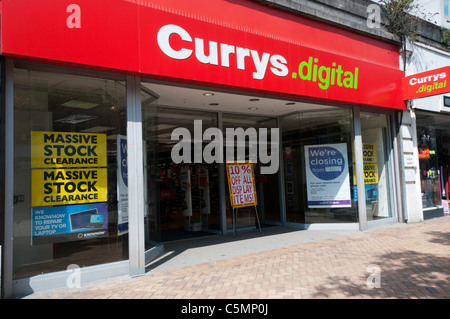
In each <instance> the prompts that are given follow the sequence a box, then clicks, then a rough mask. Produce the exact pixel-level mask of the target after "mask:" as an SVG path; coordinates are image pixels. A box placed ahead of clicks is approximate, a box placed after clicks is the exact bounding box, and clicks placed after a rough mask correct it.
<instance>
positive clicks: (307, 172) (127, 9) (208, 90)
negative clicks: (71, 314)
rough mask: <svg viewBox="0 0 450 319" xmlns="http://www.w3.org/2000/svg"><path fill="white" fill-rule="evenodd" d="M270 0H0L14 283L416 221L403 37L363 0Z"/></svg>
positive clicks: (5, 208) (56, 281) (19, 286)
mask: <svg viewBox="0 0 450 319" xmlns="http://www.w3.org/2000/svg"><path fill="white" fill-rule="evenodd" d="M276 2H277V4H276V7H274V5H275V3H274V1H249V0H240V1H233V2H229V1H223V0H210V1H208V2H205V1H200V0H198V1H197V0H196V1H189V2H186V1H172V2H170V3H167V2H166V1H162V0H161V1H160V0H154V1H133V0H129V1H111V0H109V1H96V2H95V3H93V2H92V1H78V2H77V4H73V3H69V2H67V3H66V2H61V1H56V0H55V1H53V0H51V1H49V0H46V1H33V2H32V3H30V2H27V1H21V0H16V1H2V11H1V13H2V15H1V39H0V40H1V50H2V51H1V54H2V65H1V69H2V85H1V88H2V114H1V119H2V123H1V124H2V130H1V134H2V141H4V143H2V148H3V150H2V151H3V152H2V154H3V155H2V158H1V159H0V161H1V162H2V164H3V167H4V169H3V170H2V171H1V174H2V175H1V178H2V187H3V188H2V192H1V196H2V197H1V198H2V212H1V216H0V217H1V218H0V219H1V222H2V231H3V233H1V235H2V236H1V237H2V238H1V240H2V242H1V244H2V293H3V294H2V296H3V297H11V296H13V295H19V294H24V293H29V292H31V291H35V290H39V289H48V288H52V287H60V286H66V285H68V270H71V269H79V270H80V272H81V274H82V276H81V278H82V281H83V282H84V281H89V280H94V279H100V278H105V277H111V276H115V275H121V274H130V275H139V274H142V273H144V272H145V265H146V264H147V263H148V262H149V261H150V260H152V259H153V258H155V257H156V256H158V255H159V254H161V252H162V251H163V250H164V242H166V241H169V240H173V239H182V238H187V237H192V236H196V235H198V234H200V233H204V234H226V233H230V232H233V231H236V230H238V231H243V230H249V229H255V228H256V227H258V226H259V225H258V224H259V223H260V222H261V223H264V224H267V225H284V226H288V227H296V228H300V229H310V228H319V229H320V228H322V229H324V228H341V229H342V228H347V229H348V228H354V229H361V230H366V229H367V228H369V227H372V226H376V225H380V224H384V223H396V222H403V221H404V220H405V219H406V215H405V210H406V208H407V204H408V205H409V202H408V201H409V198H405V196H404V193H402V189H403V188H405V187H406V186H405V185H407V184H405V182H404V181H405V179H404V177H403V174H404V173H403V170H402V168H403V166H404V165H403V164H402V161H403V155H404V154H406V155H408V154H409V153H408V151H405V149H404V148H403V149H399V147H400V146H403V145H404V144H405V141H407V140H408V138H409V137H405V136H401V135H399V134H401V133H402V131H404V130H405V129H406V130H407V131H408V132H409V130H408V128H404V127H405V125H406V123H407V122H406V121H405V120H403V121H402V122H401V123H400V120H401V119H402V118H405V117H406V116H405V114H413V113H414V110H412V109H408V108H407V104H406V103H405V101H404V100H403V98H402V89H401V85H402V78H403V77H404V71H403V70H401V69H400V56H399V41H398V39H396V38H395V36H393V35H390V34H389V33H387V32H386V31H385V30H383V29H382V28H369V27H367V24H366V21H367V15H368V11H367V7H368V5H369V4H370V3H369V2H367V1H350V2H349V7H348V8H345V10H343V9H342V8H339V7H338V6H337V5H336V6H335V5H334V4H332V3H333V2H332V1H304V2H302V1H286V2H283V1H276ZM312 12H314V14H312ZM49 17H50V18H49ZM333 17H334V18H336V17H338V18H339V19H338V20H336V19H334V21H340V22H338V23H336V22H333ZM355 25H357V27H355ZM33 26H36V28H34V27H33ZM36 30H38V32H35V31H36ZM411 127H413V126H411ZM399 139H400V141H399ZM413 139H414V134H413V133H412V134H411V141H413ZM413 152H414V151H413ZM417 160H418V158H417ZM243 162H245V163H248V162H251V163H252V169H253V170H254V174H253V175H252V176H251V180H250V183H249V184H248V185H244V184H243V185H242V188H237V187H233V185H235V184H233V179H232V177H230V175H232V174H233V173H236V174H237V171H230V169H228V165H227V164H228V163H243ZM415 163H416V164H417V162H415ZM402 165H403V166H402ZM242 167H243V166H241V168H242ZM405 167H406V166H405ZM237 168H239V166H237ZM430 176H432V175H431V174H430ZM243 179H244V178H243ZM234 181H235V180H234ZM418 184H419V183H418V181H417V183H416V182H415V185H418ZM247 186H248V187H250V189H251V190H252V192H251V193H252V194H253V195H254V197H252V201H250V202H252V203H253V205H251V206H242V207H239V208H238V210H239V214H237V215H235V209H236V207H237V206H235V205H234V204H236V202H233V200H235V199H236V198H238V197H236V196H242V197H239V198H241V199H240V200H241V201H242V202H244V201H245V199H243V198H244V195H245V194H244V192H245V191H246V190H247V188H246V187H247ZM235 192H236V193H235ZM232 204H233V205H232ZM255 208H257V209H255ZM255 212H256V213H255ZM419 219H420V218H419ZM69 273H70V272H69Z"/></svg>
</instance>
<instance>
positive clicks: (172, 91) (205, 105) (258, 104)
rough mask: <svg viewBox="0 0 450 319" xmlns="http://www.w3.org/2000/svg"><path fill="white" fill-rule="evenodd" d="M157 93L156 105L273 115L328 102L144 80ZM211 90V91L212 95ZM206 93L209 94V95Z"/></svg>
mask: <svg viewBox="0 0 450 319" xmlns="http://www.w3.org/2000/svg"><path fill="white" fill-rule="evenodd" d="M143 85H144V86H145V87H146V88H148V89H150V90H151V91H153V92H154V93H156V94H157V95H158V96H159V98H158V101H157V104H158V106H171V107H180V108H189V109H198V110H208V111H213V112H214V111H222V112H232V113H243V114H252V115H259V116H270V117H272V116H273V117H276V116H280V115H283V114H289V113H293V112H296V111H302V112H305V111H312V110H314V111H318V110H321V109H329V108H330V106H329V105H320V104H312V103H303V102H297V101H292V100H288V99H282V98H267V97H261V96H251V95H244V94H242V93H240V94H234V93H233V94H230V93H224V92H220V91H214V90H210V89H193V88H186V87H179V86H169V85H163V84H154V83H143ZM211 93H212V95H211ZM208 95H209V96H208Z"/></svg>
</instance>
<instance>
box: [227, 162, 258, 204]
mask: <svg viewBox="0 0 450 319" xmlns="http://www.w3.org/2000/svg"><path fill="white" fill-rule="evenodd" d="M227 176H228V189H229V192H230V200H231V206H232V207H233V208H235V207H244V206H254V205H257V204H258V202H257V200H256V187H255V176H254V174H253V164H252V163H227Z"/></svg>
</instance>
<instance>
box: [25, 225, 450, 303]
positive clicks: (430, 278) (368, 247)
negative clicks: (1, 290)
mask: <svg viewBox="0 0 450 319" xmlns="http://www.w3.org/2000/svg"><path fill="white" fill-rule="evenodd" d="M202 240H203V244H201V242H202ZM147 268H148V271H147V272H146V274H144V275H142V276H137V277H129V276H120V277H115V278H110V279H107V280H102V281H96V282H91V283H86V284H82V286H81V288H71V289H69V288H61V289H52V290H48V291H41V292H36V293H34V294H31V295H28V296H25V297H23V299H191V300H192V299H355V298H356V299H449V298H450V216H445V217H440V218H435V219H431V220H427V221H424V222H421V223H417V224H394V225H389V226H383V227H378V228H377V229H371V230H368V231H365V232H360V231H357V230H348V231H313V230H304V231H299V230H292V229H288V228H281V229H280V228H279V227H275V228H265V229H263V234H259V232H258V231H256V232H249V233H238V234H237V236H236V238H233V237H232V236H228V235H226V236H212V237H210V238H202V239H197V240H188V241H184V242H178V243H167V244H165V254H164V255H163V256H161V258H159V259H158V260H155V261H154V262H153V263H152V264H149V265H148V267H147Z"/></svg>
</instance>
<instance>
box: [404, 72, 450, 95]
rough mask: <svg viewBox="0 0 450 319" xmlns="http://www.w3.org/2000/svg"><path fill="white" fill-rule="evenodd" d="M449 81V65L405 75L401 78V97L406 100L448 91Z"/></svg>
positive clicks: (449, 88)
mask: <svg viewBox="0 0 450 319" xmlns="http://www.w3.org/2000/svg"><path fill="white" fill-rule="evenodd" d="M449 82H450V66H446V67H443V68H439V69H435V70H431V71H426V72H422V73H417V74H414V75H410V76H407V77H405V78H403V99H404V100H405V101H406V100H413V99H418V98H421V97H426V96H431V95H437V94H443V93H448V92H450V83H449Z"/></svg>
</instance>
